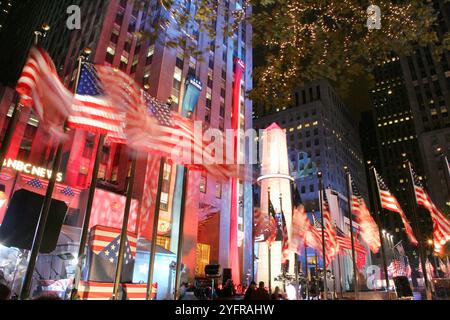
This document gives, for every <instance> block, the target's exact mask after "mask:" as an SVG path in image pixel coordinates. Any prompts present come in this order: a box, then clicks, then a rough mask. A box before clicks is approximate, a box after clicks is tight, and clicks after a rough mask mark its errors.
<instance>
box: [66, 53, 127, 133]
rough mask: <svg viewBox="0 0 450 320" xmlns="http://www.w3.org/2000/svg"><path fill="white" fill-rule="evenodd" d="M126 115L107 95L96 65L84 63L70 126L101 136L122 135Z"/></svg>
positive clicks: (69, 122)
mask: <svg viewBox="0 0 450 320" xmlns="http://www.w3.org/2000/svg"><path fill="white" fill-rule="evenodd" d="M124 122H125V117H124V113H122V112H120V110H118V108H117V107H115V106H113V105H112V102H111V99H110V98H109V97H107V95H105V93H104V90H103V87H102V85H101V82H100V80H99V78H98V76H97V72H96V69H95V67H94V65H92V64H91V63H88V62H82V64H81V69H80V76H79V79H78V86H77V88H76V94H75V99H74V103H73V106H72V114H71V115H70V117H69V120H68V125H69V127H71V128H75V129H83V130H86V131H89V132H93V133H99V134H105V135H106V134H120V133H121V132H123V126H124Z"/></svg>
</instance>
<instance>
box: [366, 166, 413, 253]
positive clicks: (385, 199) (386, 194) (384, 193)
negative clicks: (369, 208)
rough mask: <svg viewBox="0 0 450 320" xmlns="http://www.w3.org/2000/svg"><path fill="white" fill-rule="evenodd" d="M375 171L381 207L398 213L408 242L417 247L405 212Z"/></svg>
mask: <svg viewBox="0 0 450 320" xmlns="http://www.w3.org/2000/svg"><path fill="white" fill-rule="evenodd" d="M373 170H374V171H375V176H376V180H377V184H378V192H379V195H380V201H381V206H382V207H383V208H384V209H386V210H389V211H391V212H395V213H398V214H399V215H400V217H401V219H402V221H403V225H404V226H405V230H406V234H407V235H408V238H409V241H410V242H411V243H412V244H413V245H417V244H418V243H419V242H418V241H417V239H416V237H415V236H414V232H413V229H412V227H411V225H410V223H409V221H408V218H407V217H406V214H405V212H404V211H403V209H402V208H401V206H400V203H399V202H398V200H397V198H396V197H395V196H394V195H393V194H392V193H391V191H389V188H388V186H387V185H386V183H385V182H384V180H383V178H381V176H380V175H379V174H378V172H377V171H376V169H373Z"/></svg>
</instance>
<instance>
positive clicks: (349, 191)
mask: <svg viewBox="0 0 450 320" xmlns="http://www.w3.org/2000/svg"><path fill="white" fill-rule="evenodd" d="M345 171H346V173H345V174H346V178H347V204H348V219H349V220H350V237H351V240H352V259H353V286H354V288H353V289H354V292H355V300H358V267H357V266H356V253H355V239H354V235H353V214H352V201H353V192H352V177H351V175H350V171H349V169H348V168H346V170H345Z"/></svg>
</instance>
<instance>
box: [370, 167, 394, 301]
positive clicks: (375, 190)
mask: <svg viewBox="0 0 450 320" xmlns="http://www.w3.org/2000/svg"><path fill="white" fill-rule="evenodd" d="M370 171H371V174H370V183H371V186H372V194H373V203H374V206H375V208H374V209H375V218H376V220H377V224H378V234H379V237H380V244H381V257H382V260H383V271H384V275H385V279H386V291H388V294H389V275H388V270H387V262H386V253H385V251H384V241H383V234H382V232H381V230H382V229H383V226H382V224H381V212H382V209H381V205H380V191H379V190H380V188H379V186H378V181H377V177H376V171H375V167H371V169H370ZM389 298H390V296H389Z"/></svg>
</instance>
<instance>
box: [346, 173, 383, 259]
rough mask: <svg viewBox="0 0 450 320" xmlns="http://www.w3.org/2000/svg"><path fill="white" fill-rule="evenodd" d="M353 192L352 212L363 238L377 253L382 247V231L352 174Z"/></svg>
mask: <svg viewBox="0 0 450 320" xmlns="http://www.w3.org/2000/svg"><path fill="white" fill-rule="evenodd" d="M350 181H351V192H352V195H351V196H352V213H353V214H354V215H355V217H356V222H357V223H358V224H359V226H360V228H361V238H362V240H363V241H364V242H365V243H366V244H367V245H368V246H369V248H370V250H371V251H372V252H373V253H374V254H375V253H377V252H378V250H379V249H380V247H381V240H380V233H379V230H378V226H377V224H376V223H375V220H374V219H373V217H372V215H371V214H370V211H369V208H368V207H367V205H366V201H365V200H364V198H363V197H362V195H361V193H360V192H359V190H358V188H357V187H356V184H355V182H354V181H353V179H352V177H351V176H350Z"/></svg>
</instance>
